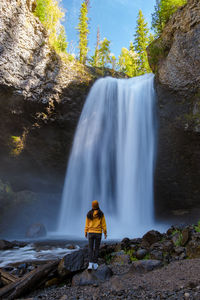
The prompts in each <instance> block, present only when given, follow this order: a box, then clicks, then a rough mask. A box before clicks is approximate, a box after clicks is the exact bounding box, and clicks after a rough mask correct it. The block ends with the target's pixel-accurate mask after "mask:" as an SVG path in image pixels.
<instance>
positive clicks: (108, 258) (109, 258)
mask: <svg viewBox="0 0 200 300" xmlns="http://www.w3.org/2000/svg"><path fill="white" fill-rule="evenodd" d="M112 259H113V257H112V255H111V253H109V254H106V255H105V257H104V260H105V262H106V265H109V264H110V263H111V261H112Z"/></svg>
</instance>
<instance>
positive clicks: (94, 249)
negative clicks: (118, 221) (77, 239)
mask: <svg viewBox="0 0 200 300" xmlns="http://www.w3.org/2000/svg"><path fill="white" fill-rule="evenodd" d="M102 231H103V233H104V236H105V239H106V238H107V229H106V220H105V217H104V214H103V212H102V211H101V210H100V208H99V203H98V201H97V200H94V201H93V202H92V209H91V210H90V211H89V212H88V213H87V217H86V222H85V237H86V238H87V237H88V241H89V249H88V254H89V266H88V269H89V270H91V269H94V270H96V269H97V268H98V263H97V262H98V255H99V247H100V244H101V235H102Z"/></svg>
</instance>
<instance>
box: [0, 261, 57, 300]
mask: <svg viewBox="0 0 200 300" xmlns="http://www.w3.org/2000/svg"><path fill="white" fill-rule="evenodd" d="M58 263H59V260H57V261H54V262H51V263H48V264H45V265H43V266H39V267H38V268H36V269H34V270H33V271H31V272H30V273H28V274H26V275H25V276H23V277H22V278H19V279H18V280H17V281H16V282H13V283H10V284H9V285H7V286H5V287H3V288H1V289H0V299H7V300H13V299H16V298H17V297H20V296H22V295H24V294H25V293H27V292H30V291H32V290H33V289H35V288H37V286H39V285H41V282H43V281H45V279H48V278H47V276H48V274H49V273H51V272H52V271H56V269H57V266H58Z"/></svg>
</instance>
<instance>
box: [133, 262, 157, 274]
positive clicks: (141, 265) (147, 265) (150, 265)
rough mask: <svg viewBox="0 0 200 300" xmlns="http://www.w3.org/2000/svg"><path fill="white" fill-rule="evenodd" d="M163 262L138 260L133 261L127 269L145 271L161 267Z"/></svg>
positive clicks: (137, 271) (135, 271)
mask: <svg viewBox="0 0 200 300" xmlns="http://www.w3.org/2000/svg"><path fill="white" fill-rule="evenodd" d="M162 266H163V264H162V262H161V261H160V260H151V259H147V260H139V261H134V262H133V263H132V265H131V267H130V269H129V271H128V272H129V273H146V272H149V271H152V270H154V269H157V268H160V267H162Z"/></svg>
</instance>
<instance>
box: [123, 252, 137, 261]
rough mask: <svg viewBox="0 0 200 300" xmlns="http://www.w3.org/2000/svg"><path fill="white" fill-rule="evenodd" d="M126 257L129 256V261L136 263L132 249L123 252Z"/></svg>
mask: <svg viewBox="0 0 200 300" xmlns="http://www.w3.org/2000/svg"><path fill="white" fill-rule="evenodd" d="M124 252H125V253H126V254H127V255H129V257H130V260H131V261H138V259H137V257H135V250H134V249H125V251H124Z"/></svg>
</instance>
